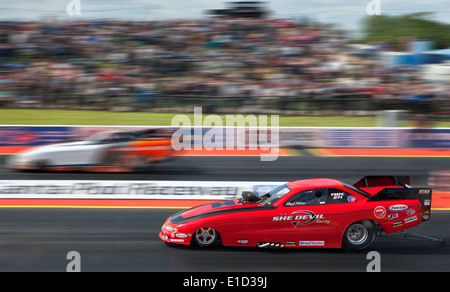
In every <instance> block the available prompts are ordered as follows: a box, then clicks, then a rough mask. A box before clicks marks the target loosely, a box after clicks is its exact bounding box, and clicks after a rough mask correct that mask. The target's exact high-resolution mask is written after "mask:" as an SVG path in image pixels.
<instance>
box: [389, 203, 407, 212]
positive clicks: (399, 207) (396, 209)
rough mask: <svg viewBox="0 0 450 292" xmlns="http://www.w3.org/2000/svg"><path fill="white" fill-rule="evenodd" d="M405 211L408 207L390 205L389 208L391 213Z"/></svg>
mask: <svg viewBox="0 0 450 292" xmlns="http://www.w3.org/2000/svg"><path fill="white" fill-rule="evenodd" d="M406 209H408V206H406V205H403V204H399V205H392V206H390V207H389V210H391V211H392V212H400V211H405V210H406Z"/></svg>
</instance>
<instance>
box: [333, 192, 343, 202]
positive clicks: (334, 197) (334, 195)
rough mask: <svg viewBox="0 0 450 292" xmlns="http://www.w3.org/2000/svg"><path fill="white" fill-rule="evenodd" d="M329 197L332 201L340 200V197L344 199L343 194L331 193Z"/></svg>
mask: <svg viewBox="0 0 450 292" xmlns="http://www.w3.org/2000/svg"><path fill="white" fill-rule="evenodd" d="M330 196H331V197H332V198H333V199H334V200H341V199H342V197H344V193H331V194H330Z"/></svg>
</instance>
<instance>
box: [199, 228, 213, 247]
mask: <svg viewBox="0 0 450 292" xmlns="http://www.w3.org/2000/svg"><path fill="white" fill-rule="evenodd" d="M193 239H194V242H195V243H196V244H197V245H198V246H200V247H212V246H214V245H215V244H216V242H217V240H218V239H219V233H217V231H216V230H215V229H213V228H210V227H202V228H200V229H198V230H197V231H195V234H194V238H193Z"/></svg>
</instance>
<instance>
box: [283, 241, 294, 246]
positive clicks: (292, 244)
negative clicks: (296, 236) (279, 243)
mask: <svg viewBox="0 0 450 292" xmlns="http://www.w3.org/2000/svg"><path fill="white" fill-rule="evenodd" d="M285 246H295V241H286V244H285Z"/></svg>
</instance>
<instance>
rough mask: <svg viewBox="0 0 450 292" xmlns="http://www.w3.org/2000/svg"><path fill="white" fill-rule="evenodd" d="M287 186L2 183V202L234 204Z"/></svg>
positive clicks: (193, 183)
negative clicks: (246, 195)
mask: <svg viewBox="0 0 450 292" xmlns="http://www.w3.org/2000/svg"><path fill="white" fill-rule="evenodd" d="M284 183H285V182H251V181H250V182H241V181H85V180H83V181H77V180H61V181H59V180H58V181H53V180H2V181H0V198H1V199H157V200H232V199H237V198H240V197H241V194H242V192H243V191H251V192H254V193H255V194H258V195H263V194H265V193H267V192H269V191H271V190H272V189H274V188H276V187H277V186H279V185H281V184H284Z"/></svg>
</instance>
